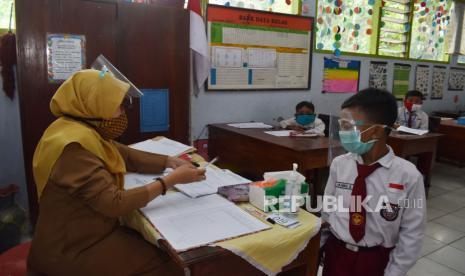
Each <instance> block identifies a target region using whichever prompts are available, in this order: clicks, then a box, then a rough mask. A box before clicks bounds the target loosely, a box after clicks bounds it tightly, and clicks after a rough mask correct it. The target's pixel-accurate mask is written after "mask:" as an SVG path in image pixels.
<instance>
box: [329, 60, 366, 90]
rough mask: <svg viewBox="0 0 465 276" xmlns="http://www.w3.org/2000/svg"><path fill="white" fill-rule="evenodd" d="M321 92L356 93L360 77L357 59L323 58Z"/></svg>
mask: <svg viewBox="0 0 465 276" xmlns="http://www.w3.org/2000/svg"><path fill="white" fill-rule="evenodd" d="M324 63H325V64H324V69H323V70H324V71H323V93H356V92H357V91H358V84H359V79H360V64H361V62H360V61H358V60H344V59H339V58H336V59H332V58H324Z"/></svg>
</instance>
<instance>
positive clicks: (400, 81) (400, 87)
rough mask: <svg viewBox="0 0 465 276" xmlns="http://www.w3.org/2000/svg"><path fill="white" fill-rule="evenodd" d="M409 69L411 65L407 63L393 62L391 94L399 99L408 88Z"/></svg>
mask: <svg viewBox="0 0 465 276" xmlns="http://www.w3.org/2000/svg"><path fill="white" fill-rule="evenodd" d="M410 69H411V66H410V65H409V64H400V63H395V64H394V79H393V82H392V94H393V95H394V96H395V97H396V98H397V99H399V100H401V99H403V98H404V96H405V94H406V93H407V91H408V90H409V80H410Z"/></svg>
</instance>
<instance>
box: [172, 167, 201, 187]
mask: <svg viewBox="0 0 465 276" xmlns="http://www.w3.org/2000/svg"><path fill="white" fill-rule="evenodd" d="M205 179H206V176H205V169H197V168H196V167H194V166H193V165H191V164H185V165H181V166H179V167H178V168H176V169H175V170H174V171H173V172H172V173H170V174H168V175H167V176H165V178H164V180H165V183H166V184H167V185H168V186H174V185H176V184H184V183H191V182H197V181H202V180H205Z"/></svg>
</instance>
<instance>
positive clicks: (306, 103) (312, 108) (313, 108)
mask: <svg viewBox="0 0 465 276" xmlns="http://www.w3.org/2000/svg"><path fill="white" fill-rule="evenodd" d="M302 107H306V108H309V109H311V110H313V112H315V106H314V105H313V103H311V102H307V101H303V102H300V103H298V104H297V105H296V106H295V111H296V112H297V111H299V109H301V108H302Z"/></svg>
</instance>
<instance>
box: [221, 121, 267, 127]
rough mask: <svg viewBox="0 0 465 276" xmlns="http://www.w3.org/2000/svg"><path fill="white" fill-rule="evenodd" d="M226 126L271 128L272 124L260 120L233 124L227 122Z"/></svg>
mask: <svg viewBox="0 0 465 276" xmlns="http://www.w3.org/2000/svg"><path fill="white" fill-rule="evenodd" d="M228 126H232V127H237V128H273V126H270V125H267V124H265V123H262V122H252V123H235V124H228Z"/></svg>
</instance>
